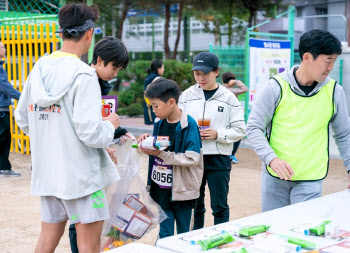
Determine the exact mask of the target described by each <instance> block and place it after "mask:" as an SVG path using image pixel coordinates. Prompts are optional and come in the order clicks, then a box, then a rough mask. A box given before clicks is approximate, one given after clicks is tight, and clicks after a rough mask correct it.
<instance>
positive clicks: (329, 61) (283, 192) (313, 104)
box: [247, 30, 350, 211]
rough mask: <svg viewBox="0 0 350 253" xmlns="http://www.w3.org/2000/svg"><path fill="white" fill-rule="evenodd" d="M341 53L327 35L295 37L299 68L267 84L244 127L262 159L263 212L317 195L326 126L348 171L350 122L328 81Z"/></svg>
mask: <svg viewBox="0 0 350 253" xmlns="http://www.w3.org/2000/svg"><path fill="white" fill-rule="evenodd" d="M341 52H342V48H341V43H340V42H339V40H338V39H337V38H336V37H335V36H334V35H332V34H331V33H329V32H327V31H321V30H311V31H309V32H306V33H304V34H303V35H302V36H301V38H300V44H299V54H300V58H301V64H300V66H298V65H295V66H293V67H292V68H291V69H290V70H286V71H284V72H283V73H280V74H279V75H276V76H275V77H273V78H271V79H270V80H268V81H267V82H266V83H265V84H264V85H263V87H262V88H261V91H260V94H259V95H258V97H257V99H256V101H255V103H254V105H253V108H252V111H251V114H250V117H249V120H248V124H247V136H248V139H249V141H250V143H251V144H252V146H253V147H254V150H255V152H256V153H257V155H258V156H259V157H260V159H261V160H262V161H263V166H262V167H263V168H262V171H263V172H262V181H261V196H262V211H268V210H272V209H275V208H279V207H283V206H286V205H290V204H295V203H298V202H302V201H306V200H309V199H313V198H316V197H320V196H321V193H322V182H323V179H324V178H325V177H326V176H327V173H328V167H329V143H328V142H329V125H332V128H333V131H334V138H335V140H336V143H337V145H338V149H339V151H340V154H341V155H342V158H343V160H344V165H345V166H346V167H347V171H348V172H349V171H350V119H349V115H348V109H347V104H346V100H345V93H344V90H343V88H342V87H341V86H340V85H339V84H337V82H336V81H335V80H332V79H331V78H330V77H329V73H330V72H331V71H332V69H333V66H334V62H335V61H336V59H337V57H338V55H340V54H341Z"/></svg>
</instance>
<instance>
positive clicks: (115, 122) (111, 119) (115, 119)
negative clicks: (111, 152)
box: [102, 113, 119, 129]
mask: <svg viewBox="0 0 350 253" xmlns="http://www.w3.org/2000/svg"><path fill="white" fill-rule="evenodd" d="M102 119H103V120H108V121H109V122H111V123H112V124H113V126H114V128H115V129H117V128H118V127H119V118H118V115H117V114H115V113H111V114H109V115H108V116H107V117H105V118H102Z"/></svg>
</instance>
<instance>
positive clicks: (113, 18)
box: [112, 8, 117, 37]
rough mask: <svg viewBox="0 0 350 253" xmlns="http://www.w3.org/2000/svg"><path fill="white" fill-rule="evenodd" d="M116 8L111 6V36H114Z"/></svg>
mask: <svg viewBox="0 0 350 253" xmlns="http://www.w3.org/2000/svg"><path fill="white" fill-rule="evenodd" d="M116 13H117V10H116V9H115V8H112V37H115V34H116V24H115V20H116V17H117V14H116Z"/></svg>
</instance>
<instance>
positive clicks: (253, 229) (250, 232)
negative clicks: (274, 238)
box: [239, 225, 271, 237]
mask: <svg viewBox="0 0 350 253" xmlns="http://www.w3.org/2000/svg"><path fill="white" fill-rule="evenodd" d="M270 227H271V226H266V225H259V226H254V227H250V228H245V229H242V230H241V231H239V234H240V235H241V236H246V237H249V236H252V235H256V234H259V233H262V232H266V231H267V230H268V229H269V228H270Z"/></svg>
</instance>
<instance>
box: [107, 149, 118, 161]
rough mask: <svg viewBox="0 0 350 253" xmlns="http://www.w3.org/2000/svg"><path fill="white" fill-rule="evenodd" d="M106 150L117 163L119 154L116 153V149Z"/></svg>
mask: <svg viewBox="0 0 350 253" xmlns="http://www.w3.org/2000/svg"><path fill="white" fill-rule="evenodd" d="M106 151H107V153H108V155H109V156H110V157H111V159H112V161H113V162H114V163H115V164H118V162H117V156H116V155H115V151H116V150H115V149H112V148H106Z"/></svg>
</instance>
